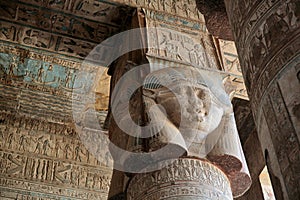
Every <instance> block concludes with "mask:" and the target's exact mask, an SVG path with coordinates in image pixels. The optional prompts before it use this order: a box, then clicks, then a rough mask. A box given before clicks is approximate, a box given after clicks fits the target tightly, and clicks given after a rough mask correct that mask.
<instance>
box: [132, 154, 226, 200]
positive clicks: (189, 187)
mask: <svg viewBox="0 0 300 200" xmlns="http://www.w3.org/2000/svg"><path fill="white" fill-rule="evenodd" d="M182 183H184V184H182ZM211 188H216V190H212V189H211ZM187 196H194V198H195V196H196V197H197V198H199V199H202V198H203V199H220V200H221V199H232V194H231V190H230V184H229V181H228V179H227V178H226V176H225V174H223V172H222V171H221V170H220V169H218V168H217V167H215V166H214V165H212V164H210V163H209V162H206V161H201V160H196V159H188V158H184V159H177V160H171V161H170V162H169V165H168V166H167V167H165V168H162V169H161V170H160V171H156V172H152V173H148V174H137V175H136V176H135V177H134V178H133V180H132V181H131V182H130V185H129V187H128V193H127V197H128V199H129V200H135V199H147V200H154V199H164V198H167V197H168V198H172V197H176V198H179V197H180V199H185V198H186V197H187ZM187 199H189V198H187Z"/></svg>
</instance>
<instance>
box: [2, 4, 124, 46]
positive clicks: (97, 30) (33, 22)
mask: <svg viewBox="0 0 300 200" xmlns="http://www.w3.org/2000/svg"><path fill="white" fill-rule="evenodd" d="M52 2H54V1H52ZM55 2H56V1H55ZM28 3H30V2H28V1H24V2H22V1H14V0H13V1H9V2H7V1H3V2H1V3H0V5H1V9H0V10H1V12H2V13H3V15H2V16H1V19H2V20H4V21H8V22H17V23H19V24H22V25H24V26H31V27H34V28H36V29H40V30H44V31H49V32H53V33H57V34H62V35H68V36H70V37H72V36H73V37H76V38H80V39H83V40H87V41H91V42H100V41H102V40H103V39H105V38H107V37H108V36H110V35H111V34H113V33H115V32H118V30H119V25H120V24H122V22H121V21H120V20H123V19H124V18H120V19H118V17H119V15H120V10H119V9H118V8H117V7H116V6H113V5H110V4H106V3H100V2H98V4H100V5H98V6H96V4H94V10H90V12H93V11H96V10H97V9H98V11H97V12H101V9H103V12H104V15H102V18H100V19H99V17H97V16H95V17H94V19H93V18H91V19H86V16H87V15H83V17H84V18H83V17H79V16H77V13H80V12H74V13H72V14H73V15H70V14H69V13H65V12H61V11H59V10H56V9H51V8H49V7H46V5H43V4H41V2H40V4H36V5H30V4H28ZM76 3H77V5H74V6H75V7H76V9H75V11H78V10H82V9H84V5H85V4H86V3H92V2H87V1H84V2H82V1H80V2H79V1H78V2H76ZM80 3H81V4H82V5H78V4H80ZM110 15H112V16H110ZM114 18H115V19H114ZM116 20H119V22H118V23H116Z"/></svg>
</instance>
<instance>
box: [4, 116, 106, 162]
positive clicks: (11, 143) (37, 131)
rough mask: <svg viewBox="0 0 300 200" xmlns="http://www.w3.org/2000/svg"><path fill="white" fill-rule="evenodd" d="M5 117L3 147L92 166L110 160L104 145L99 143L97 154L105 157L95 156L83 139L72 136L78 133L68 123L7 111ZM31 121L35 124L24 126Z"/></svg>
mask: <svg viewBox="0 0 300 200" xmlns="http://www.w3.org/2000/svg"><path fill="white" fill-rule="evenodd" d="M2 115H3V114H2ZM4 116H6V117H7V118H6V119H7V120H6V124H5V125H2V124H1V126H0V131H1V137H2V138H3V140H1V142H0V146H1V147H2V149H6V150H10V151H15V152H22V153H23V154H30V155H43V156H47V157H54V158H57V159H64V160H70V161H75V162H80V163H87V164H92V165H102V166H106V164H107V163H108V162H110V160H111V157H107V156H108V154H107V152H103V151H105V149H104V148H103V147H102V146H101V144H99V145H98V148H99V150H97V153H98V154H99V155H100V154H101V155H102V156H103V158H102V159H100V160H97V159H95V158H94V156H93V155H92V154H90V152H89V151H88V150H87V149H86V148H85V147H84V145H83V144H82V143H81V142H80V140H78V139H74V138H72V137H74V136H77V134H75V133H74V130H72V129H71V128H68V127H67V126H62V125H56V124H54V123H52V124H51V123H49V122H48V123H47V122H43V123H42V122H41V121H39V120H34V119H27V118H25V119H24V118H21V117H18V118H15V117H13V116H12V115H7V114H6V115H5V114H4ZM28 123H32V124H31V126H30V127H24V125H27V126H28ZM86 134H87V135H88V134H89V133H88V132H87V133H86ZM103 139H106V140H107V141H106V143H103V144H107V145H108V138H103ZM103 139H102V140H103ZM102 142H104V141H102Z"/></svg>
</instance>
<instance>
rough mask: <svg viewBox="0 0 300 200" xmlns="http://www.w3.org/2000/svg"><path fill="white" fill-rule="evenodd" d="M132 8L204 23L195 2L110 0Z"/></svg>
mask: <svg viewBox="0 0 300 200" xmlns="http://www.w3.org/2000/svg"><path fill="white" fill-rule="evenodd" d="M111 1H113V2H117V3H122V4H126V5H129V6H134V7H142V8H146V9H149V10H156V11H160V12H164V13H167V14H172V15H176V16H179V17H183V18H188V19H189V20H194V21H200V22H204V17H203V15H202V14H201V13H200V12H199V10H198V9H197V7H196V0H111Z"/></svg>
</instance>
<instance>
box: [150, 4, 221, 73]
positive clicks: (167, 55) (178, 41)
mask: <svg viewBox="0 0 300 200" xmlns="http://www.w3.org/2000/svg"><path fill="white" fill-rule="evenodd" d="M145 12H146V22H147V27H149V28H150V29H149V31H148V43H149V46H151V47H153V48H149V49H148V52H147V55H149V56H151V57H158V58H160V59H166V60H169V61H173V62H175V63H181V64H186V65H194V66H199V67H208V68H217V67H218V66H217V65H216V63H218V62H217V61H216V60H215V59H214V56H212V55H213V54H214V53H213V52H214V50H213V45H214V44H212V43H211V41H210V39H209V36H208V35H207V34H206V33H205V32H199V31H197V30H198V28H199V27H198V28H193V27H189V23H184V26H182V27H180V26H179V27H178V24H177V23H176V21H177V20H176V18H175V17H173V18H171V20H170V18H169V19H168V17H166V16H164V15H161V16H162V17H160V15H159V14H158V13H156V12H154V11H149V10H146V11H145ZM166 19H167V20H166ZM179 22H182V21H180V20H179ZM174 23H175V24H174ZM179 24H180V23H179ZM154 27H155V28H154Z"/></svg>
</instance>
